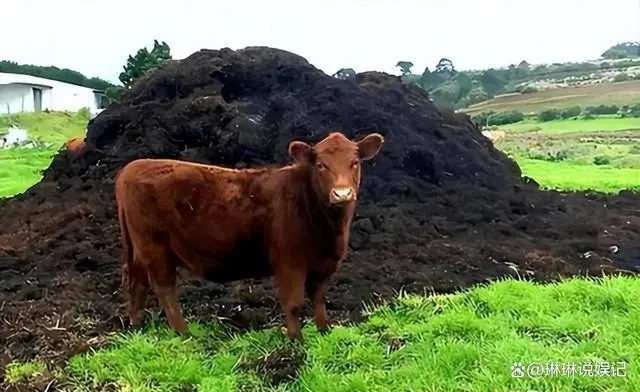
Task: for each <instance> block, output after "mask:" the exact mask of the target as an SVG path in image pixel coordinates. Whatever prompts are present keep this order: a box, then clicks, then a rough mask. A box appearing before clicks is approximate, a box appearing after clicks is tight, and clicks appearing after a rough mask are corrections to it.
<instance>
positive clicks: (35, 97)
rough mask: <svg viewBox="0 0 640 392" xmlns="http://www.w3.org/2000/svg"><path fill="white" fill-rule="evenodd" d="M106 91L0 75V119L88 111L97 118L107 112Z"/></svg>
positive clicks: (26, 76) (14, 75)
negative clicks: (6, 115) (105, 106)
mask: <svg viewBox="0 0 640 392" xmlns="http://www.w3.org/2000/svg"><path fill="white" fill-rule="evenodd" d="M103 96H104V91H100V90H94V89H92V88H88V87H83V86H78V85H75V84H70V83H64V82H58V81H56V80H51V79H44V78H39V77H36V76H30V75H21V74H12V73H2V72H0V115H2V114H12V113H23V112H40V111H43V110H51V111H64V110H66V111H72V112H75V111H78V110H80V109H82V108H89V111H90V112H91V113H92V114H93V115H95V114H97V113H99V112H101V111H102V109H104V106H103V104H102V97H103Z"/></svg>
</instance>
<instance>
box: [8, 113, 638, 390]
mask: <svg viewBox="0 0 640 392" xmlns="http://www.w3.org/2000/svg"><path fill="white" fill-rule="evenodd" d="M14 121H16V122H18V121H19V122H20V124H21V125H22V126H24V127H25V128H27V129H28V131H29V132H30V134H32V135H37V136H38V137H40V138H42V139H43V140H46V139H48V140H49V141H51V142H52V143H54V145H53V146H52V147H49V148H44V149H20V150H17V149H10V150H0V195H2V196H10V195H13V194H16V193H19V192H21V191H23V190H24V189H26V188H27V187H28V186H30V185H32V184H34V183H35V182H37V181H38V180H39V178H40V174H39V173H40V170H42V169H44V168H45V167H46V166H47V165H48V162H49V161H50V157H51V156H52V155H53V154H55V152H56V150H57V149H58V148H59V146H60V145H62V143H63V142H64V141H65V140H67V139H68V138H70V137H76V136H81V135H82V134H83V133H84V127H85V123H86V120H83V119H82V117H80V116H74V115H67V114H39V115H25V116H21V117H19V118H16V119H14ZM50 128H51V129H55V130H56V131H55V132H52V133H51V134H50V133H48V132H47V129H50ZM499 129H501V130H504V131H505V132H506V134H507V135H506V138H505V139H504V140H503V141H500V142H498V143H497V147H498V148H500V149H502V150H504V151H506V152H507V153H509V154H511V155H512V156H513V157H514V158H515V159H516V160H517V161H518V163H519V164H520V166H521V167H522V169H523V172H524V174H525V175H528V176H530V177H533V178H534V179H536V180H537V181H538V182H539V183H540V184H541V185H542V186H543V187H547V188H553V189H563V190H584V189H593V190H598V191H602V192H613V193H615V192H618V191H619V190H620V189H624V188H635V189H640V150H639V147H638V138H639V137H640V120H639V119H626V118H625V119H619V118H614V117H612V116H608V117H606V116H605V117H600V118H596V119H593V120H558V121H551V122H545V123H538V122H535V121H532V120H528V121H523V122H521V123H517V124H511V125H506V126H502V127H500V128H499ZM596 163H597V164H596ZM639 282H640V281H638V280H637V279H629V278H615V279H614V278H611V279H605V280H604V281H600V282H596V281H586V280H570V281H567V282H564V283H559V284H552V285H545V286H541V285H536V284H533V283H527V282H523V281H504V282H500V283H496V284H492V285H488V286H485V287H479V288H475V289H473V290H470V291H468V292H464V293H459V294H455V295H450V296H449V295H447V296H443V295H439V296H424V297H420V296H413V295H410V296H405V295H400V296H399V298H398V300H397V301H396V302H393V303H390V304H384V305H382V306H377V307H375V309H373V308H372V309H368V310H367V315H368V316H369V318H368V320H367V321H366V322H364V323H362V324H360V325H343V326H336V327H335V328H334V329H333V331H332V332H331V333H330V334H329V335H327V336H321V335H318V334H317V332H316V331H315V329H314V327H313V325H307V326H306V327H305V329H304V334H305V337H306V339H307V341H306V343H305V346H304V348H303V347H300V346H298V345H295V344H292V343H289V342H286V341H285V339H284V338H283V335H282V333H281V332H280V330H279V329H278V328H272V329H269V330H263V331H256V332H250V333H236V332H235V331H233V330H229V329H227V328H226V327H223V326H222V325H221V324H218V323H213V324H210V325H200V324H194V325H192V326H191V336H188V337H177V336H175V335H174V334H173V333H172V332H171V331H170V330H169V329H168V328H167V327H166V323H165V322H164V321H159V318H158V315H153V317H154V319H155V322H154V323H152V324H151V325H150V326H148V327H147V328H146V329H145V330H143V331H138V332H132V333H127V334H117V335H113V336H111V337H110V338H109V339H110V343H109V344H107V345H106V346H105V347H104V348H103V349H101V350H99V351H97V352H89V353H87V354H83V355H80V356H76V357H73V358H72V359H71V360H70V361H69V363H68V364H67V365H66V366H65V367H64V368H63V369H60V368H58V369H56V370H54V371H53V373H52V371H51V370H50V368H49V367H47V366H46V365H45V364H43V363H40V362H32V363H13V364H11V365H10V366H8V368H7V370H6V380H7V382H8V383H10V384H14V385H18V384H22V385H43V386H46V384H47V383H48V382H49V380H51V379H52V378H55V379H56V385H57V387H58V388H59V389H62V390H74V391H90V390H100V389H105V388H112V389H115V390H133V391H173V390H195V389H193V388H195V387H197V388H198V389H197V390H199V391H216V392H218V391H220V392H222V391H232V390H237V389H238V388H244V390H264V391H360V390H367V391H388V390H398V391H405V390H406V391H408V390H416V389H418V388H423V389H424V390H429V391H454V390H474V391H495V390H504V389H505V388H512V389H514V390H515V389H518V390H527V389H530V390H531V389H533V390H544V389H545V388H551V387H553V388H555V389H554V390H563V391H564V390H566V391H569V390H623V388H624V387H625V386H626V385H632V384H633V383H636V384H637V383H639V382H640V378H638V377H639V376H638V375H639V374H640V372H638V370H639V369H638V365H637V364H636V363H635V362H633V361H632V359H633V358H637V357H638V355H640V336H639V335H638V330H637V325H638V322H639V321H640V307H638V305H637V301H635V300H634V298H637V296H638V295H640V286H639ZM532 298H533V299H534V300H532ZM535 361H538V362H540V363H541V366H547V367H548V366H549V363H551V362H556V363H558V364H559V366H560V368H559V372H560V373H559V374H557V375H556V376H545V377H541V378H540V379H538V380H536V379H533V378H531V377H529V376H525V377H522V378H516V377H513V376H512V371H513V370H514V369H512V366H513V365H514V364H515V363H516V362H519V363H522V364H523V366H524V369H523V370H524V371H525V372H526V371H527V368H526V367H527V366H528V365H529V364H531V363H534V362H535ZM571 362H573V363H575V364H578V368H577V370H576V371H577V372H578V375H577V376H576V377H569V376H567V375H563V374H562V368H561V367H562V366H563V365H562V364H568V363H571ZM583 364H586V365H584V366H588V365H590V366H592V367H593V369H592V375H591V376H588V375H587V376H585V375H582V376H581V375H579V372H581V371H585V370H580V366H581V365H583ZM605 365H606V366H613V370H611V368H610V370H609V374H608V375H606V374H605V375H603V374H600V375H597V372H598V371H600V372H603V371H605V370H603V368H604V366H605ZM516 366H517V365H516ZM616 366H618V367H619V366H624V369H622V370H617V371H616V370H615V367H616ZM596 368H598V369H599V370H596ZM616 372H621V373H620V375H619V376H617V375H616V374H615V373H616ZM623 374H624V375H623Z"/></svg>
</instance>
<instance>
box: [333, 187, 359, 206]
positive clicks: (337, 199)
mask: <svg viewBox="0 0 640 392" xmlns="http://www.w3.org/2000/svg"><path fill="white" fill-rule="evenodd" d="M354 198H355V193H354V192H353V189H351V188H333V189H332V190H331V202H332V203H342V202H345V201H350V200H353V199H354Z"/></svg>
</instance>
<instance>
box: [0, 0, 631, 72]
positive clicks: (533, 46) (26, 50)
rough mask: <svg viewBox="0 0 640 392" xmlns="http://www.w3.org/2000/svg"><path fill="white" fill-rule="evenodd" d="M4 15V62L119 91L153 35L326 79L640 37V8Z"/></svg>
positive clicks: (248, 5)
mask: <svg viewBox="0 0 640 392" xmlns="http://www.w3.org/2000/svg"><path fill="white" fill-rule="evenodd" d="M162 4H166V6H162ZM177 4H180V5H177ZM0 9H1V12H2V15H3V18H2V21H1V22H0V36H1V37H2V39H1V40H0V58H1V59H7V60H13V61H17V62H19V63H30V64H37V65H56V66H58V67H66V68H71V69H74V70H77V71H80V72H82V73H83V74H85V75H87V76H99V77H102V78H105V79H107V80H110V81H112V82H117V77H118V74H119V73H120V71H121V70H122V65H123V64H124V63H125V61H126V59H127V56H128V55H129V54H130V53H134V52H136V51H137V50H138V49H139V48H140V47H143V46H147V47H149V48H151V46H152V45H153V39H154V38H157V39H158V40H160V41H162V40H165V41H166V42H167V43H168V44H169V46H170V47H171V51H172V54H173V56H174V58H183V57H186V56H188V55H190V54H191V53H193V52H194V51H197V50H199V49H201V48H211V49H217V48H221V47H230V48H232V49H239V48H242V47H245V46H254V45H267V46H272V47H277V48H280V49H285V50H289V51H292V52H294V53H297V54H299V55H302V56H303V57H305V58H306V59H307V60H309V62H311V63H312V64H313V65H315V66H316V67H318V68H320V69H322V70H323V71H324V72H326V73H333V72H335V71H337V70H338V69H340V68H343V67H351V68H354V69H355V70H356V71H358V72H362V71H369V70H378V71H386V72H390V73H398V69H397V68H395V64H396V63H397V62H398V60H409V61H412V62H413V63H414V64H415V67H414V69H413V71H414V72H416V73H418V72H422V70H424V67H425V66H429V67H430V68H431V69H433V67H434V66H435V64H436V63H437V62H438V60H439V59H440V58H441V57H447V58H450V59H451V60H452V61H453V63H454V65H455V66H456V68H458V69H478V68H488V67H491V66H503V65H508V64H510V63H518V62H520V61H521V60H523V59H524V60H527V61H528V62H530V63H541V62H562V61H572V60H587V59H594V58H597V57H598V56H599V55H600V54H601V53H602V52H603V51H604V50H606V49H607V48H608V47H609V46H611V45H612V44H615V43H618V42H620V41H630V40H640V0H441V1H433V0H389V1H386V0H343V1H335V0H316V1H311V0H306V1H305V0H227V1H220V0H207V1H205V0H180V1H176V0H173V1H172V0H99V1H98V0H60V1H53V0H2V7H1V8H0Z"/></svg>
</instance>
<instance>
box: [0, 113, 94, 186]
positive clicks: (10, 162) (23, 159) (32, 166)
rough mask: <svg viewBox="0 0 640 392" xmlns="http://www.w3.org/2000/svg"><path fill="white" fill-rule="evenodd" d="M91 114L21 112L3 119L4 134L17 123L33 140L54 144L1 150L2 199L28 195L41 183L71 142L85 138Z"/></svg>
mask: <svg viewBox="0 0 640 392" xmlns="http://www.w3.org/2000/svg"><path fill="white" fill-rule="evenodd" d="M88 121H89V112H88V111H86V110H81V111H79V112H76V113H69V112H50V113H46V112H40V113H21V114H16V115H11V116H0V131H4V130H6V129H7V128H8V127H9V125H10V124H12V123H14V124H17V125H19V126H20V127H22V128H24V129H26V130H27V135H28V137H29V138H30V139H31V140H39V141H42V142H46V143H52V145H51V146H49V147H42V148H35V149H28V148H10V149H0V197H9V196H13V195H15V194H18V193H22V192H24V191H25V190H26V189H27V188H29V187H30V186H32V185H34V184H36V183H37V182H38V181H40V178H41V177H42V175H41V171H42V170H44V169H46V168H47V167H48V166H49V164H50V163H51V159H52V158H53V156H54V155H55V154H56V153H57V152H58V149H59V148H60V147H62V145H63V144H64V143H65V142H66V141H67V140H69V139H71V138H74V137H78V136H83V135H84V134H85V129H86V126H87V122H88Z"/></svg>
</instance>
